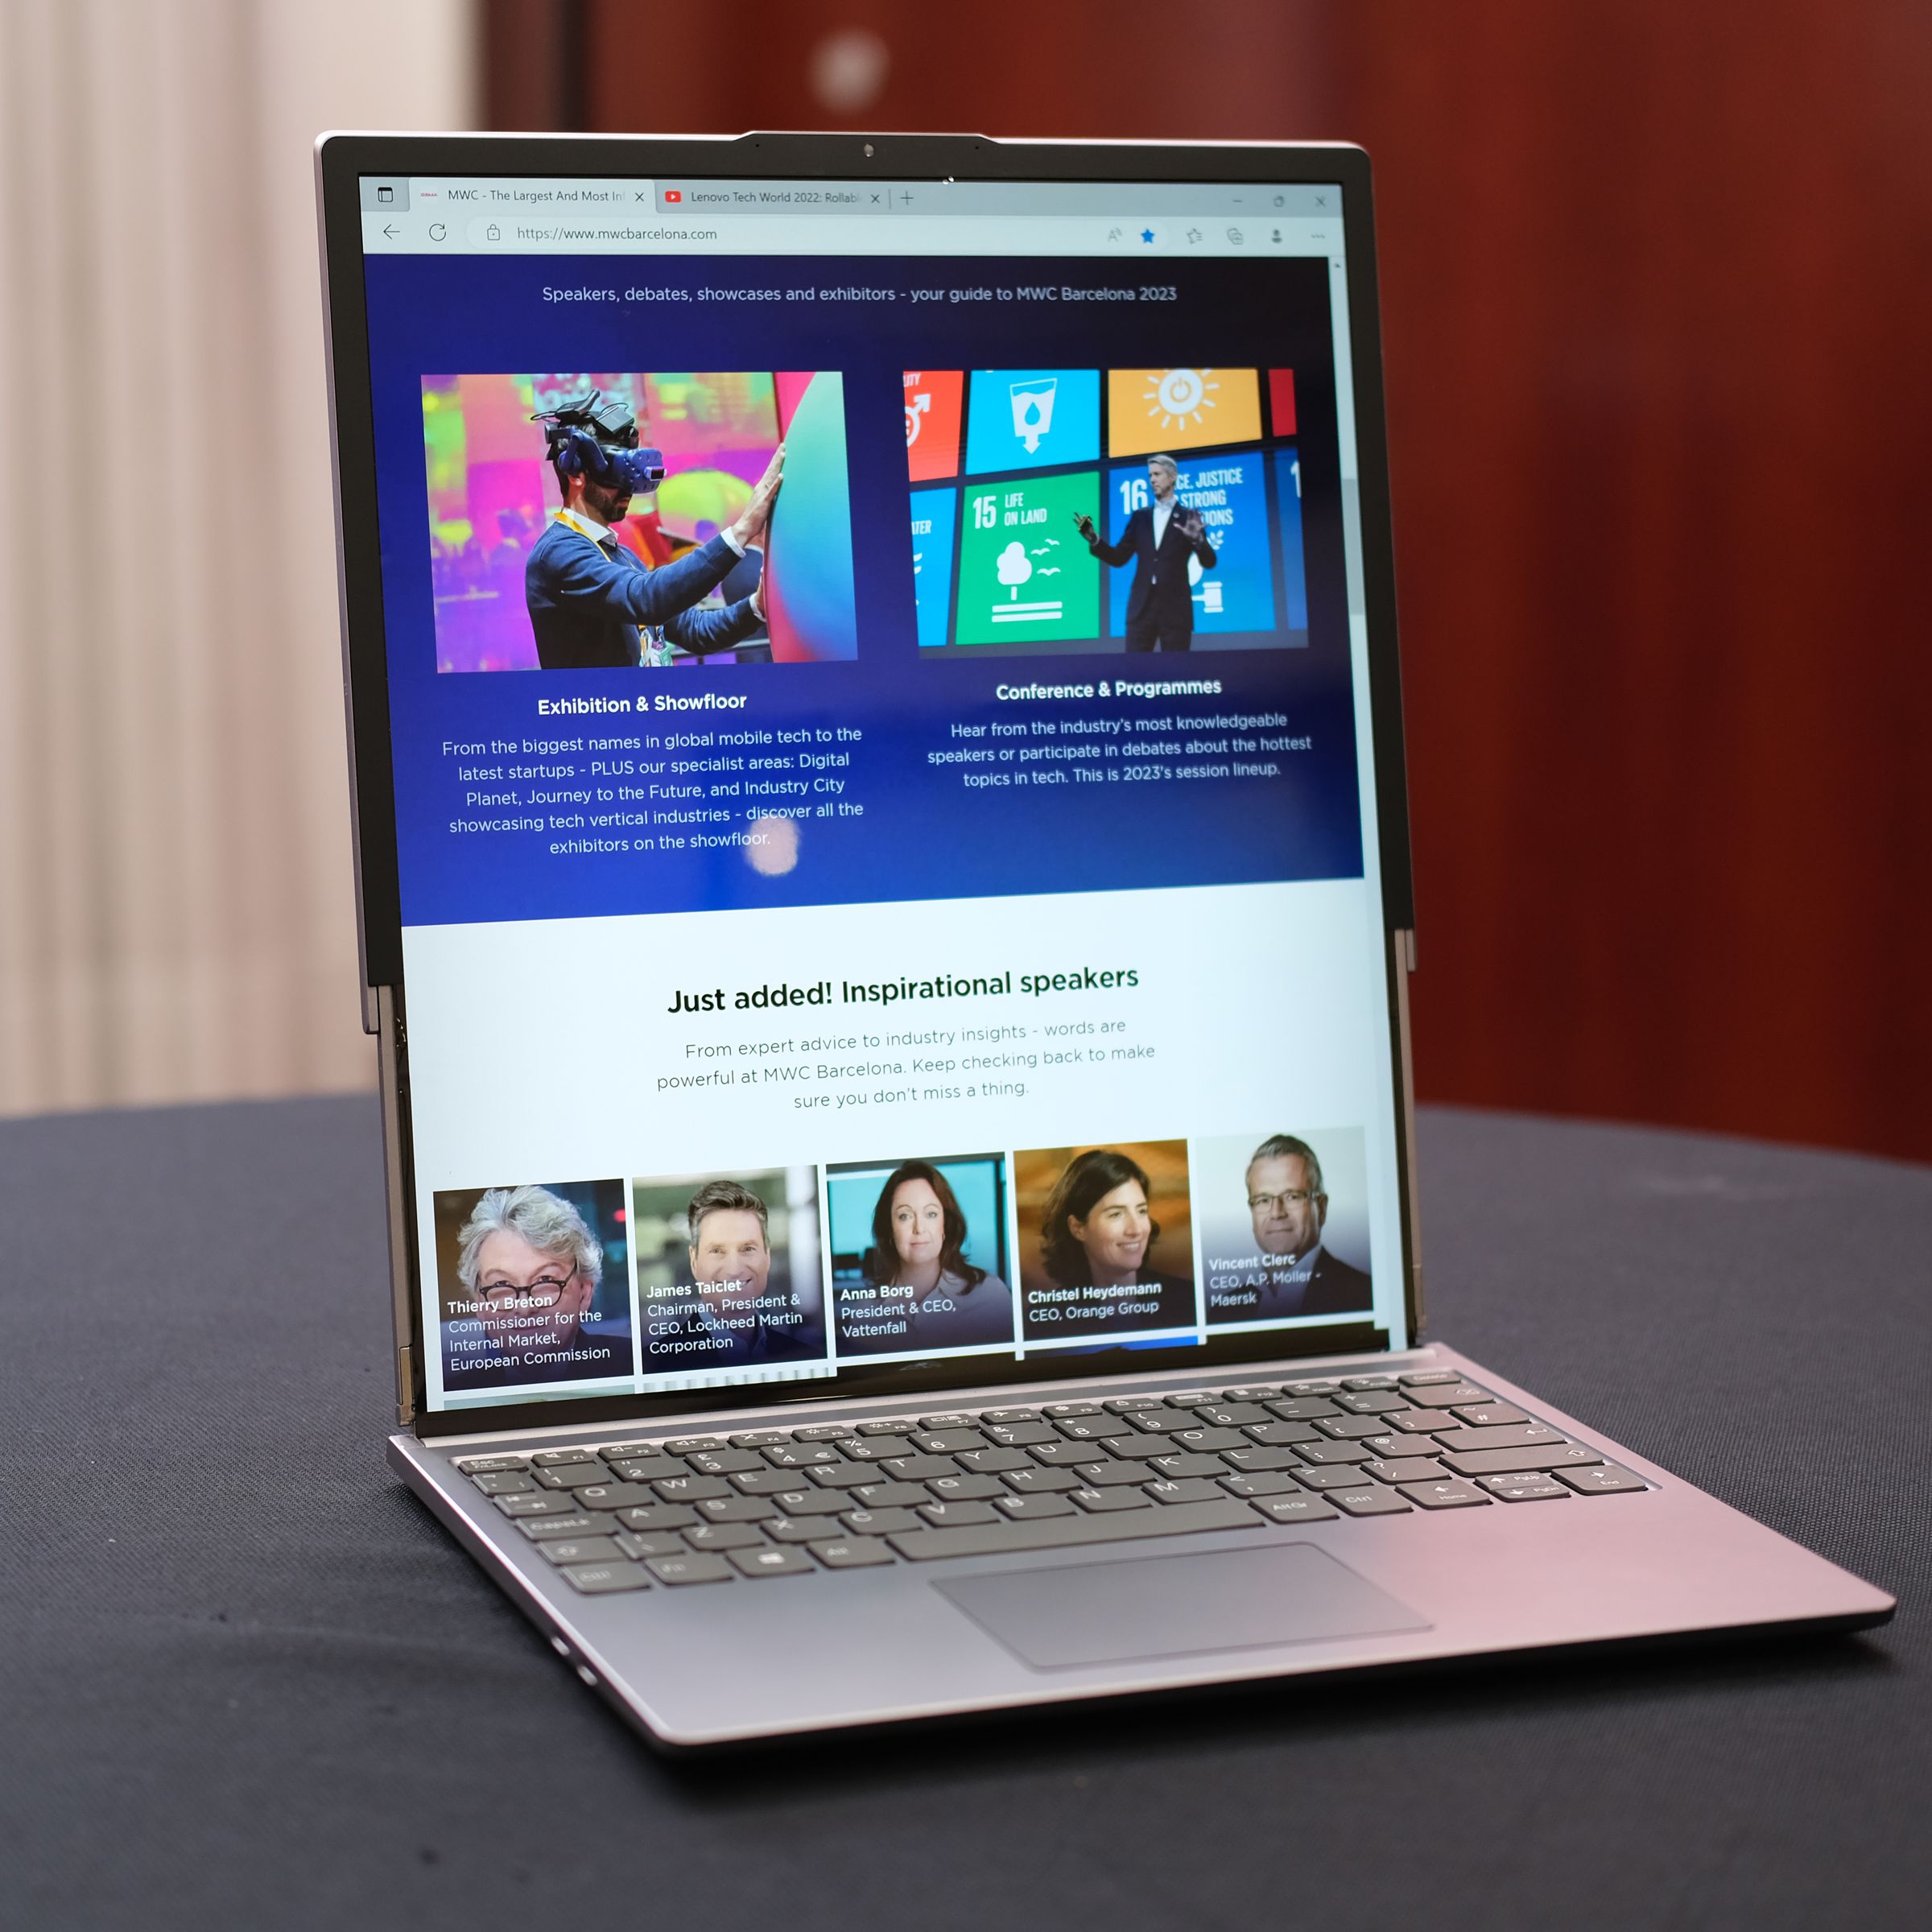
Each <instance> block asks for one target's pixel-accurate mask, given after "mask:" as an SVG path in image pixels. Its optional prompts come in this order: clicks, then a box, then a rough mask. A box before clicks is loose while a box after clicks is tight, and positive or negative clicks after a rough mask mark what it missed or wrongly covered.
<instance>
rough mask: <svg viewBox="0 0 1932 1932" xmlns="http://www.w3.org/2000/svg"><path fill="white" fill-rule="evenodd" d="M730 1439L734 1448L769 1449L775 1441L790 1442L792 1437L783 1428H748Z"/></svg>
mask: <svg viewBox="0 0 1932 1932" xmlns="http://www.w3.org/2000/svg"><path fill="white" fill-rule="evenodd" d="M790 1440H791V1438H790V1437H789V1436H788V1435H786V1433H785V1431H784V1430H782V1429H747V1430H745V1431H744V1432H743V1433H742V1434H741V1435H734V1436H733V1437H732V1438H731V1446H732V1447H733V1448H734V1449H769V1448H770V1447H771V1446H772V1445H773V1444H774V1443H784V1442H789V1441H790Z"/></svg>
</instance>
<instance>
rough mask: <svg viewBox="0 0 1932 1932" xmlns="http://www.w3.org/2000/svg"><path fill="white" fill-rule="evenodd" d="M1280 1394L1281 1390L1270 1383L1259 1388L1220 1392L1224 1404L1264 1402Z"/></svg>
mask: <svg viewBox="0 0 1932 1932" xmlns="http://www.w3.org/2000/svg"><path fill="white" fill-rule="evenodd" d="M1280 1393H1281V1390H1280V1389H1278V1387H1276V1386H1275V1385H1274V1383H1272V1382H1270V1383H1269V1384H1267V1385H1265V1386H1264V1387H1260V1388H1253V1389H1223V1390H1222V1391H1221V1400H1222V1401H1223V1402H1266V1401H1268V1400H1269V1397H1272V1396H1277V1395H1279V1394H1280Z"/></svg>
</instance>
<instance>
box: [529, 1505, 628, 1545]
mask: <svg viewBox="0 0 1932 1932" xmlns="http://www.w3.org/2000/svg"><path fill="white" fill-rule="evenodd" d="M517 1527H518V1529H519V1530H522V1532H523V1534H525V1535H526V1537H528V1538H530V1541H531V1542H533V1543H547V1542H550V1541H551V1538H555V1537H559V1536H562V1537H570V1536H602V1535H603V1534H605V1532H606V1531H607V1530H609V1528H610V1519H609V1517H605V1516H592V1515H591V1514H590V1513H588V1511H587V1510H583V1509H573V1510H572V1511H571V1512H570V1513H569V1514H568V1516H533V1517H530V1518H529V1519H528V1520H527V1521H524V1522H521V1523H518V1525H517Z"/></svg>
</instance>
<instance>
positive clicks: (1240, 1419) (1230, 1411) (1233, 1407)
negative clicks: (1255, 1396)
mask: <svg viewBox="0 0 1932 1932" xmlns="http://www.w3.org/2000/svg"><path fill="white" fill-rule="evenodd" d="M1195 1414H1196V1415H1198V1416H1199V1418H1201V1420H1202V1422H1204V1423H1205V1424H1206V1425H1207V1426H1208V1427H1209V1428H1210V1429H1243V1428H1245V1427H1246V1426H1248V1424H1249V1423H1250V1422H1267V1421H1269V1419H1270V1418H1269V1414H1268V1411H1267V1410H1265V1409H1264V1408H1262V1407H1261V1405H1260V1403H1258V1402H1220V1403H1217V1404H1216V1406H1214V1407H1213V1408H1212V1409H1197V1410H1195Z"/></svg>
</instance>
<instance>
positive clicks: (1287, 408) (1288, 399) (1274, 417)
mask: <svg viewBox="0 0 1932 1932" xmlns="http://www.w3.org/2000/svg"><path fill="white" fill-rule="evenodd" d="M1268 422H1269V430H1270V431H1271V433H1272V434H1274V435H1275V436H1293V435H1294V370H1293V369H1269V372H1268Z"/></svg>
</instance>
